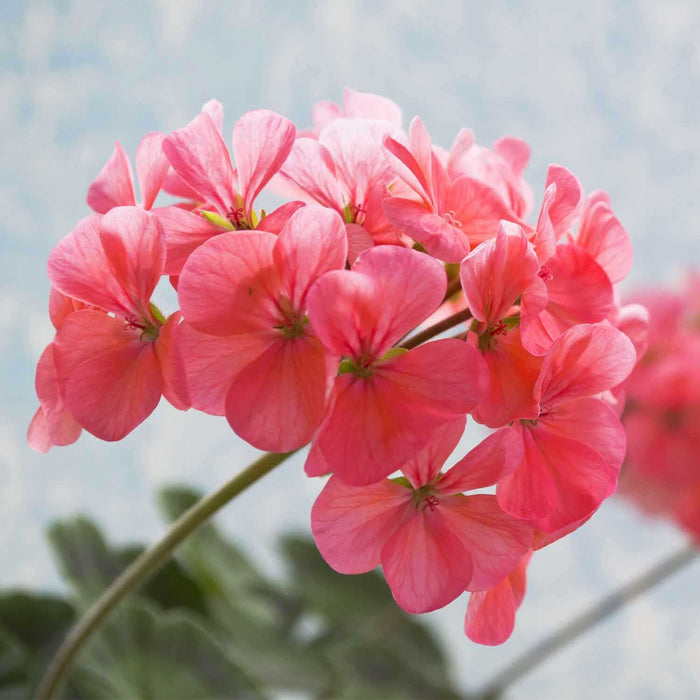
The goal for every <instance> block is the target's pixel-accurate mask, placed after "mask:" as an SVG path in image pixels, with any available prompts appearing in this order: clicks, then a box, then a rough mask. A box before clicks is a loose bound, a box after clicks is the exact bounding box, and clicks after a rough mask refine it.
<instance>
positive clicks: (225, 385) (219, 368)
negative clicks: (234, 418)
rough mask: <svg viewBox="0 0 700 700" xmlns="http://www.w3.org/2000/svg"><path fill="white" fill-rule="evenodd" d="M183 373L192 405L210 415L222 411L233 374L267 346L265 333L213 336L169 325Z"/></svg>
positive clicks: (244, 366)
mask: <svg viewBox="0 0 700 700" xmlns="http://www.w3.org/2000/svg"><path fill="white" fill-rule="evenodd" d="M173 335H174V337H175V343H176V345H177V346H178V348H179V352H180V354H181V356H182V361H183V363H184V366H185V372H186V375H187V388H188V392H187V393H188V396H189V399H190V401H191V402H192V406H193V407H194V408H196V409H198V410H200V411H204V412H205V413H209V414H211V415H214V416H224V415H226V395H227V394H228V391H229V389H230V387H231V384H232V383H233V380H234V378H235V377H236V375H237V374H238V373H239V372H241V371H242V370H243V369H245V368H246V367H247V366H248V365H249V364H250V363H251V362H253V361H254V360H255V358H257V357H258V356H259V355H260V354H261V353H262V352H263V351H264V350H265V348H266V347H267V344H268V342H267V341H268V340H269V338H268V334H267V333H265V334H264V335H263V334H261V333H257V334H245V335H234V336H224V337H222V336H217V335H207V334H206V333H200V332H199V331H196V330H195V329H194V328H192V327H191V326H189V325H188V324H187V323H181V324H179V325H177V326H176V327H175V328H174V329H173Z"/></svg>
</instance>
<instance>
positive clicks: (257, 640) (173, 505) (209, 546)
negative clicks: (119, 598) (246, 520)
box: [158, 486, 327, 692]
mask: <svg viewBox="0 0 700 700" xmlns="http://www.w3.org/2000/svg"><path fill="white" fill-rule="evenodd" d="M199 498H200V496H199V494H198V493H197V492H196V491H193V490H192V489H189V488H186V487H177V486H172V487H168V488H165V489H163V490H161V491H160V492H159V494H158V501H159V505H160V507H161V510H162V511H163V512H164V513H165V515H166V517H167V518H168V520H174V519H176V518H177V517H179V516H180V515H182V513H184V512H185V511H186V510H188V509H189V508H191V507H192V506H193V505H194V504H195V503H196V502H197V501H198V500H199ZM178 557H179V559H180V561H181V562H182V564H183V566H184V567H185V568H186V570H187V571H188V573H189V574H190V576H192V578H193V579H194V580H195V581H196V582H197V584H198V586H199V587H200V589H201V590H202V591H203V592H204V593H205V596H206V605H207V608H208V612H209V615H208V618H209V619H210V620H211V621H212V623H213V624H214V625H216V626H217V628H218V629H219V631H220V632H221V634H222V639H223V640H224V642H225V644H226V649H227V652H228V653H229V654H230V655H231V657H232V658H233V659H235V661H236V662H237V663H238V664H239V665H241V666H242V667H243V668H246V669H248V670H249V671H250V672H251V674H252V675H253V676H255V677H256V678H260V679H264V681H265V683H266V684H268V685H270V686H273V687H278V688H292V689H295V690H306V691H309V692H315V691H318V690H320V689H321V688H322V687H323V684H324V683H325V681H326V676H327V673H326V669H325V668H324V666H323V663H322V660H321V659H319V658H317V657H316V656H314V655H313V654H310V653H309V652H308V651H307V650H306V649H304V648H303V646H302V645H301V644H300V643H299V642H298V641H296V640H294V639H292V638H291V637H290V632H291V630H292V626H293V624H294V622H295V621H296V619H297V618H298V615H299V612H300V608H299V603H298V601H297V600H296V599H295V598H293V597H291V596H289V595H288V594H287V593H286V592H285V591H283V590H282V589H281V588H280V587H279V586H278V585H277V584H274V583H272V582H271V581H269V580H268V579H267V578H266V577H265V576H263V575H262V574H261V573H260V572H259V571H258V569H257V568H256V567H254V566H253V564H252V563H251V562H250V560H249V559H248V558H247V557H246V556H245V555H244V554H243V553H242V552H241V550H239V549H238V548H237V547H236V546H235V545H234V544H232V543H231V542H230V541H228V540H226V539H224V537H223V536H222V535H221V534H220V532H219V531H218V529H217V528H216V527H215V526H214V525H213V524H211V523H208V524H206V525H203V526H202V527H201V528H199V529H198V530H197V532H196V533H194V534H193V535H192V536H191V537H190V538H189V539H188V540H187V542H185V543H184V544H183V546H182V547H181V549H180V550H179V553H178Z"/></svg>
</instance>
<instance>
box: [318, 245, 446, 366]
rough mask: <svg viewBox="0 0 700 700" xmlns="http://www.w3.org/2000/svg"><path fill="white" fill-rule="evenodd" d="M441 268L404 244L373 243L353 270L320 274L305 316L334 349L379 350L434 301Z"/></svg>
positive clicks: (441, 287)
mask: <svg viewBox="0 0 700 700" xmlns="http://www.w3.org/2000/svg"><path fill="white" fill-rule="evenodd" d="M446 286H447V281H446V276H445V270H444V269H443V267H442V265H440V263H438V262H437V261H436V260H434V259H433V258H431V257H429V256H427V255H425V254H423V253H419V252H417V251H414V250H410V249H408V248H399V247H397V246H377V247H375V248H370V249H369V250H367V251H365V252H364V253H362V254H361V255H360V256H359V257H358V259H357V261H356V262H355V265H354V267H353V269H352V270H337V271H332V272H329V273H327V274H325V275H324V276H323V277H322V278H321V279H319V280H318V281H317V282H316V284H315V285H314V286H313V287H312V289H311V290H310V291H309V295H308V302H307V307H308V311H309V319H310V321H311V325H312V326H313V328H314V331H315V332H316V334H317V335H318V337H319V338H320V339H321V342H322V343H323V344H324V345H325V346H326V347H327V348H328V349H329V350H330V351H331V352H334V353H336V354H338V355H341V356H342V355H347V356H350V357H357V356H359V355H363V354H367V353H369V354H371V355H373V356H381V355H382V354H383V353H384V352H386V351H387V350H388V349H389V348H390V347H391V346H392V345H393V344H394V343H395V342H396V341H397V340H399V339H400V338H401V337H403V336H404V335H405V334H406V333H408V332H409V331H411V330H413V328H415V326H417V325H418V324H419V323H421V321H424V320H425V319H426V318H427V317H428V316H429V315H430V314H431V313H432V312H433V311H435V309H436V308H437V307H438V306H439V304H440V302H441V301H442V298H443V297H444V295H445V289H446Z"/></svg>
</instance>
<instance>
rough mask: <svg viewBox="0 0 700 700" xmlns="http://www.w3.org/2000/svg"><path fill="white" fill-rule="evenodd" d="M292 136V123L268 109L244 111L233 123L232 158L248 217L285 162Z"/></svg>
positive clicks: (292, 139)
mask: <svg viewBox="0 0 700 700" xmlns="http://www.w3.org/2000/svg"><path fill="white" fill-rule="evenodd" d="M295 136H296V129H295V127H294V124H292V122H290V121H289V119H285V118H284V117H283V116H282V115H280V114H277V113H276V112H272V111H270V110H268V109H256V110H253V111H252V112H246V114H244V115H243V116H242V117H241V118H240V119H239V120H238V121H237V122H236V125H235V127H234V128H233V157H234V160H235V161H236V173H237V176H238V189H239V191H240V194H241V195H242V197H243V200H244V202H245V209H246V216H247V217H250V212H251V210H252V208H253V202H254V200H255V198H256V197H257V196H258V194H259V193H260V191H261V190H262V188H263V187H265V185H266V184H267V183H268V182H269V180H270V178H271V177H272V176H273V175H274V174H275V173H276V172H277V171H278V170H279V169H280V168H281V167H282V164H283V163H284V161H285V160H286V159H287V156H288V155H289V153H290V151H291V149H292V146H293V145H294V139H295Z"/></svg>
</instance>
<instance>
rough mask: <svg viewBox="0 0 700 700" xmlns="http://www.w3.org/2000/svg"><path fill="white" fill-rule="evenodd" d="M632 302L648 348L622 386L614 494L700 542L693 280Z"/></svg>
mask: <svg viewBox="0 0 700 700" xmlns="http://www.w3.org/2000/svg"><path fill="white" fill-rule="evenodd" d="M634 300H635V301H637V302H640V303H641V304H643V305H644V306H645V307H646V309H647V310H648V312H649V332H648V346H647V348H646V352H644V354H642V355H641V359H640V361H639V364H638V365H637V366H636V367H635V370H634V372H632V374H631V376H630V377H629V379H628V380H627V382H626V383H625V385H624V389H625V394H626V397H627V401H626V404H625V412H624V415H623V417H622V421H623V424H624V426H625V429H626V431H627V435H628V439H629V449H628V452H627V458H626V460H625V465H624V467H623V472H622V478H621V480H620V493H621V494H622V495H623V496H625V497H628V498H630V499H632V500H633V501H634V502H635V503H636V504H637V505H639V506H640V507H641V508H642V509H643V510H644V511H646V512H647V513H650V514H653V515H662V516H665V517H668V518H670V519H671V520H673V521H675V522H676V523H677V524H678V525H680V527H682V528H683V529H684V530H686V531H687V532H688V533H689V534H690V535H691V536H692V537H693V538H694V540H695V541H698V542H700V458H699V457H698V445H700V301H699V300H700V275H698V274H697V273H696V274H694V275H691V276H689V278H688V280H687V283H686V285H685V288H684V289H682V290H680V291H675V292H674V291H670V290H661V289H657V290H648V291H646V292H642V293H638V294H637V295H636V296H635V297H634ZM642 337H643V336H642ZM642 349H643V348H642Z"/></svg>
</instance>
